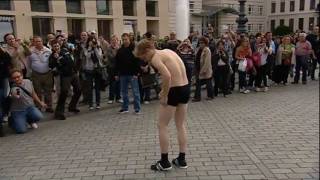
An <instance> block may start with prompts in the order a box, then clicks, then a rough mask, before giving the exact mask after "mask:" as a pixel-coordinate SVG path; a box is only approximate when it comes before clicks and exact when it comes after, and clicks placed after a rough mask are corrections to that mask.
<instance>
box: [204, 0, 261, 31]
mask: <svg viewBox="0 0 320 180" xmlns="http://www.w3.org/2000/svg"><path fill="white" fill-rule="evenodd" d="M265 2H266V1H265V0H247V2H246V4H245V10H246V15H247V18H248V23H247V29H248V33H249V34H255V33H257V32H262V31H265V30H266V20H267V18H266V10H265ZM202 3H203V6H204V7H205V6H209V7H210V6H211V7H214V8H215V9H217V10H216V12H217V13H216V14H215V16H216V20H215V21H216V23H215V24H218V27H215V28H216V31H218V34H221V33H223V32H226V31H227V30H228V28H229V27H230V28H231V29H233V30H234V31H236V29H237V23H236V19H237V18H238V15H237V14H234V13H226V12H225V11H219V8H220V9H221V10H222V9H234V10H235V11H237V12H239V1H237V0H203V2H202ZM229 11H230V10H229Z"/></svg>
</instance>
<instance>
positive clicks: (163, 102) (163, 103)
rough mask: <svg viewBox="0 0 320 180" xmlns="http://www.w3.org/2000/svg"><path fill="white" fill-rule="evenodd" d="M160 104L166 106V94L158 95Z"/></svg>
mask: <svg viewBox="0 0 320 180" xmlns="http://www.w3.org/2000/svg"><path fill="white" fill-rule="evenodd" d="M160 104H161V105H163V106H167V105H168V97H166V96H164V97H161V96H160Z"/></svg>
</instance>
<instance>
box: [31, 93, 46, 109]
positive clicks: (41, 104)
mask: <svg viewBox="0 0 320 180" xmlns="http://www.w3.org/2000/svg"><path fill="white" fill-rule="evenodd" d="M32 98H33V100H34V101H35V102H36V103H37V104H39V105H40V106H41V107H42V108H46V107H47V105H46V104H45V103H44V102H42V101H41V100H40V98H39V97H38V95H37V93H36V92H35V91H34V90H32Z"/></svg>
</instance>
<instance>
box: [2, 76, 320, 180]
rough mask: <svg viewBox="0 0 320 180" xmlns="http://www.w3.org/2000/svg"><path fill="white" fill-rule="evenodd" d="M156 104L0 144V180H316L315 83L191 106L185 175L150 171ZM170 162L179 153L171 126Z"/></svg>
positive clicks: (50, 124) (87, 117)
mask: <svg viewBox="0 0 320 180" xmlns="http://www.w3.org/2000/svg"><path fill="white" fill-rule="evenodd" d="M157 106H158V102H154V103H152V104H151V105H147V106H143V107H142V112H143V114H141V115H134V114H131V113H130V114H127V115H119V114H117V113H116V112H117V110H118V107H116V106H108V105H106V104H103V106H102V107H103V108H102V110H100V111H96V112H87V111H85V110H83V111H82V113H81V114H80V115H78V116H72V117H70V118H68V120H67V121H55V120H46V121H44V122H42V123H40V129H38V130H34V131H32V132H29V133H27V134H24V135H13V134H9V135H8V136H7V137H5V138H1V139H0V142H1V143H0V180H11V179H12V180H22V179H23V180H29V179H34V180H35V179H43V180H48V179H52V180H53V179H57V180H58V179H66V180H80V179H81V180H102V179H103V180H111V179H119V180H120V179H128V180H132V179H141V180H142V179H150V180H153V179H156V180H164V179H167V180H175V179H179V180H180V179H181V180H204V179H207V180H215V179H222V180H225V179H230V180H236V179H254V180H258V179H267V180H272V179H290V180H293V179H304V180H311V179H312V180H316V179H319V81H313V82H310V83H309V84H308V85H290V86H285V87H284V86H281V87H272V89H271V90H270V91H269V92H267V93H250V94H249V95H243V94H238V93H235V94H233V95H232V96H229V97H228V98H223V97H218V98H216V99H214V100H213V101H202V102H200V103H191V104H190V106H189V112H188V138H189V142H188V144H189V145H188V149H189V151H188V153H187V160H188V163H189V168H188V169H187V170H180V169H173V170H172V171H170V172H168V173H162V172H153V171H151V170H150V164H152V163H153V162H155V161H156V160H157V159H158V158H159V146H158V132H157V124H156V118H157V112H156V110H157ZM170 131H171V133H170V136H171V151H170V153H169V157H170V158H174V157H175V156H176V155H177V153H178V146H177V142H176V140H175V139H176V137H175V135H176V132H175V128H174V123H173V122H171V126H170Z"/></svg>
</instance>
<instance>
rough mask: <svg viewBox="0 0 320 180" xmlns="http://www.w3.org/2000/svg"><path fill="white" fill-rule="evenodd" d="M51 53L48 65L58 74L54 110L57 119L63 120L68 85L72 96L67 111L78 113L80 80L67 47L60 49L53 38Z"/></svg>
mask: <svg viewBox="0 0 320 180" xmlns="http://www.w3.org/2000/svg"><path fill="white" fill-rule="evenodd" d="M51 46H52V54H51V56H50V59H49V67H50V68H51V69H53V70H55V71H56V72H57V73H58V74H59V76H60V93H59V97H58V103H57V107H56V110H55V118H56V119H57V120H65V119H66V117H65V116H64V109H65V108H64V106H65V103H66V100H67V97H68V92H69V89H70V86H72V89H73V96H72V99H71V101H70V104H69V108H68V110H69V112H74V113H78V112H80V110H79V109H77V104H78V101H79V98H80V96H81V91H80V82H79V77H78V75H77V71H76V66H75V63H74V61H73V59H72V56H71V54H70V53H69V51H68V50H67V49H61V46H60V44H59V43H58V41H56V40H53V41H52V43H51Z"/></svg>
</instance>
